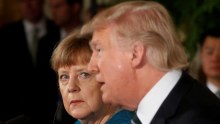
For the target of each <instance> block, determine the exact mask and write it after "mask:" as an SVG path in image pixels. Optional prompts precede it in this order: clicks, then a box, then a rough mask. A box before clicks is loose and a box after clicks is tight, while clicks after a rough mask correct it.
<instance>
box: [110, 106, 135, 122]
mask: <svg viewBox="0 0 220 124" xmlns="http://www.w3.org/2000/svg"><path fill="white" fill-rule="evenodd" d="M132 116H133V112H132V111H128V110H124V109H120V110H119V111H117V112H116V113H115V114H114V115H113V116H112V117H111V119H110V120H108V122H107V123H106V124H131V119H132Z"/></svg>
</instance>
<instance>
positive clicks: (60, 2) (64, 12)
mask: <svg viewBox="0 0 220 124" xmlns="http://www.w3.org/2000/svg"><path fill="white" fill-rule="evenodd" d="M49 3H50V8H51V13H52V18H53V20H54V21H55V23H56V24H57V25H58V26H60V27H64V26H65V25H66V24H68V23H69V21H71V18H72V17H71V16H73V15H72V14H71V13H72V10H71V5H69V4H68V3H67V2H66V0H50V1H49Z"/></svg>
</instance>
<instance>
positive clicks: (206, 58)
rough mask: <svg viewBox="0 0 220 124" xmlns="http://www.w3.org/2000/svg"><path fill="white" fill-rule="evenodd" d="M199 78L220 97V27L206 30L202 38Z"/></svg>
mask: <svg viewBox="0 0 220 124" xmlns="http://www.w3.org/2000/svg"><path fill="white" fill-rule="evenodd" d="M200 60H201V70H200V71H201V72H200V73H199V79H200V80H201V81H202V82H204V83H205V85H206V86H207V87H208V88H209V89H210V90H211V91H212V92H213V93H214V94H216V95H217V96H218V97H219V98H220V29H219V28H213V29H208V30H206V31H205V32H204V33H203V34H202V36H201V39H200Z"/></svg>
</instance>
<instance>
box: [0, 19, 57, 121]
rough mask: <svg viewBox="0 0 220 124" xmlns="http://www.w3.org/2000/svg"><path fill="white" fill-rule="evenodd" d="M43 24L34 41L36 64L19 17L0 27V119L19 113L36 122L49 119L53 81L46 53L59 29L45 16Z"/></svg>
mask: <svg viewBox="0 0 220 124" xmlns="http://www.w3.org/2000/svg"><path fill="white" fill-rule="evenodd" d="M46 25H47V27H46V29H47V34H46V35H45V36H44V37H43V38H41V39H40V41H39V44H38V54H37V65H36V66H34V65H33V63H32V59H31V54H30V52H29V49H28V44H27V40H26V34H25V31H24V26H23V23H22V21H18V22H15V23H13V24H9V25H7V26H6V27H3V28H2V29H1V31H0V42H1V46H0V47H1V48H0V55H1V62H0V64H1V66H2V68H1V70H2V74H1V75H0V77H1V79H2V81H1V82H0V88H1V89H0V99H1V100H0V101H1V102H0V120H8V119H10V118H14V117H16V116H18V115H21V114H22V115H27V116H28V117H30V119H31V120H34V122H36V123H37V122H38V120H39V122H41V123H43V122H44V123H47V122H51V121H52V119H53V115H54V113H55V110H56V100H57V83H56V82H57V81H56V74H55V73H54V72H53V70H52V69H51V66H50V57H51V54H52V51H53V49H54V47H55V45H56V44H57V43H58V41H59V30H58V28H57V27H56V26H55V25H54V24H53V22H52V21H50V20H48V19H47V21H46ZM3 80H4V81H3Z"/></svg>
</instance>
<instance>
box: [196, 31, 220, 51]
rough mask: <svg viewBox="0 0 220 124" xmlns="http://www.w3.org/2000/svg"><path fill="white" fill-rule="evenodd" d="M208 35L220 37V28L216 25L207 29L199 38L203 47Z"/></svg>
mask: <svg viewBox="0 0 220 124" xmlns="http://www.w3.org/2000/svg"><path fill="white" fill-rule="evenodd" d="M208 36H211V37H215V38H220V28H218V27H216V28H210V29H207V30H205V31H204V32H203V33H202V34H201V37H200V39H199V44H200V46H201V47H202V46H203V44H204V41H205V39H206V38H207V37H208Z"/></svg>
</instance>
